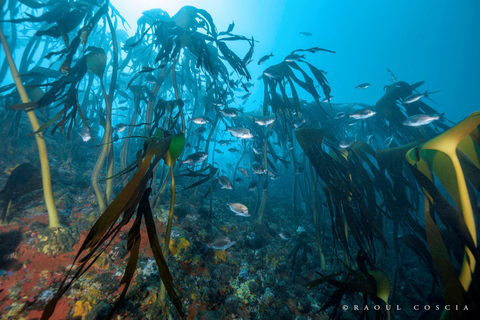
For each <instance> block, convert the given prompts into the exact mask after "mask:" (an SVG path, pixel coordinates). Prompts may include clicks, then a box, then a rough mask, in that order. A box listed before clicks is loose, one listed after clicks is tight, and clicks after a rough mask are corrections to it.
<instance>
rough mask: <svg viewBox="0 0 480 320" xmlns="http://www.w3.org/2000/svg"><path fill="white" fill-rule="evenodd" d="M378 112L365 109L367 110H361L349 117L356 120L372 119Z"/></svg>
mask: <svg viewBox="0 0 480 320" xmlns="http://www.w3.org/2000/svg"><path fill="white" fill-rule="evenodd" d="M376 114H377V112H376V111H373V110H372V109H369V108H365V109H360V110H357V111H355V112H354V113H352V114H351V115H349V117H350V118H353V119H355V120H365V119H368V118H370V117H373V116H374V115H376Z"/></svg>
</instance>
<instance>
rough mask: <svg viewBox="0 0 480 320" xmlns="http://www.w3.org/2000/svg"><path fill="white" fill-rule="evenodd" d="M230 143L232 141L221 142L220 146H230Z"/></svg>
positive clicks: (219, 142)
mask: <svg viewBox="0 0 480 320" xmlns="http://www.w3.org/2000/svg"><path fill="white" fill-rule="evenodd" d="M230 143H232V141H231V140H219V141H218V144H219V145H221V146H226V145H229V144H230Z"/></svg>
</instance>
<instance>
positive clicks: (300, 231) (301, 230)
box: [297, 227, 307, 234]
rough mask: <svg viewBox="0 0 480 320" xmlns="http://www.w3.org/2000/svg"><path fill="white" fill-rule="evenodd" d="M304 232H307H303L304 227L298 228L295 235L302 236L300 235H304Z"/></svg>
mask: <svg viewBox="0 0 480 320" xmlns="http://www.w3.org/2000/svg"><path fill="white" fill-rule="evenodd" d="M304 232H307V230H305V228H304V227H298V228H297V233H298V234H302V233H304Z"/></svg>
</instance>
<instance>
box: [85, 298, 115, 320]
mask: <svg viewBox="0 0 480 320" xmlns="http://www.w3.org/2000/svg"><path fill="white" fill-rule="evenodd" d="M109 312H110V305H109V304H108V303H107V302H105V301H100V302H99V303H98V304H97V305H96V306H95V307H93V309H92V310H91V311H90V312H89V313H88V314H87V316H86V317H85V320H102V319H106V318H107V316H108V313H109Z"/></svg>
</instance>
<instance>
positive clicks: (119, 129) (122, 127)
mask: <svg viewBox="0 0 480 320" xmlns="http://www.w3.org/2000/svg"><path fill="white" fill-rule="evenodd" d="M125 129H127V125H126V124H125V123H117V124H116V125H115V127H113V130H114V131H115V132H118V133H120V132H123V131H125Z"/></svg>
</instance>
